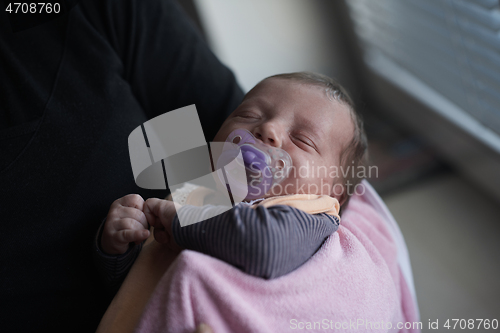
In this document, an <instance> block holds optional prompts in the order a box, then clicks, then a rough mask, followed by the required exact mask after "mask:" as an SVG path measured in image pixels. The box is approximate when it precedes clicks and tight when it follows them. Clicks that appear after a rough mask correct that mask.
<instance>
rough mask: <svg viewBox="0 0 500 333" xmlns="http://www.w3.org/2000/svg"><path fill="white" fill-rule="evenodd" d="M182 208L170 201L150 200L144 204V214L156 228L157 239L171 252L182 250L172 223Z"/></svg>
mask: <svg viewBox="0 0 500 333" xmlns="http://www.w3.org/2000/svg"><path fill="white" fill-rule="evenodd" d="M176 207H177V209H179V208H180V207H181V206H180V205H178V204H176V203H174V202H172V201H169V200H161V199H156V198H149V199H148V200H146V203H145V204H144V214H146V218H147V219H148V223H149V224H150V225H151V226H153V227H154V235H155V239H156V241H157V242H159V243H163V244H166V245H167V246H168V247H169V248H170V249H171V250H173V251H175V252H180V251H181V250H182V248H181V247H180V246H179V245H177V243H176V242H175V240H174V236H173V234H172V221H173V220H174V217H175V214H176V213H177V211H176Z"/></svg>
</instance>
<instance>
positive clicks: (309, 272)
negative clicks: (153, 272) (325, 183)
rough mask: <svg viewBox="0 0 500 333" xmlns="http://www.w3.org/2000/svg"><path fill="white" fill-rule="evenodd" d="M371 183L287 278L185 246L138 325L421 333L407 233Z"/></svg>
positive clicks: (156, 329)
mask: <svg viewBox="0 0 500 333" xmlns="http://www.w3.org/2000/svg"><path fill="white" fill-rule="evenodd" d="M365 185H366V186H365V188H366V192H365V193H364V194H363V195H361V196H354V197H353V198H352V199H351V202H350V204H349V209H348V210H346V212H345V213H344V214H343V216H342V222H341V226H340V228H339V229H338V231H337V232H335V233H334V234H332V235H331V236H330V237H329V238H328V239H327V240H326V241H325V243H324V244H323V246H322V247H321V248H320V249H319V250H318V252H316V254H315V255H314V256H313V257H312V258H311V259H310V260H309V261H307V262H306V263H305V264H304V265H302V266H301V267H300V268H298V269H297V270H295V271H293V272H292V273H290V274H287V275H285V276H282V277H280V278H277V279H274V280H264V279H261V278H257V277H253V276H250V275H247V274H245V273H242V272H241V271H239V270H238V269H236V268H234V267H232V266H230V265H228V264H226V263H225V262H222V261H220V260H218V259H215V258H212V257H210V256H207V255H204V254H201V253H198V252H194V251H189V250H185V251H183V252H182V253H181V254H180V255H179V257H178V258H177V259H176V260H175V262H174V263H173V264H172V266H171V267H170V268H169V269H168V271H167V272H166V273H165V275H164V276H163V278H162V279H161V281H160V282H159V284H158V286H157V288H156V290H155V292H154V294H153V296H152V297H151V299H150V301H149V303H148V305H147V306H146V309H145V311H144V313H143V315H142V318H141V320H140V322H139V325H138V327H137V330H136V332H193V331H194V329H195V327H196V326H197V325H198V324H200V323H202V322H203V323H207V324H209V325H210V326H211V327H212V328H213V330H214V332H215V333H222V332H288V331H295V330H300V329H302V330H307V331H318V332H321V331H324V330H336V331H342V332H388V331H394V332H419V331H420V328H419V326H418V323H417V321H418V320H419V318H418V317H419V315H418V308H417V305H416V299H415V297H414V296H413V295H414V291H413V281H412V280H411V269H410V268H409V261H408V257H407V253H406V247H405V245H404V240H402V236H401V234H400V232H399V229H398V228H397V225H395V222H394V221H393V220H391V219H392V216H390V213H388V211H387V208H386V207H385V205H384V204H383V203H382V201H381V200H380V198H379V196H378V195H377V194H376V193H375V191H374V190H373V189H372V188H371V186H370V185H369V184H368V183H367V182H365ZM389 220H391V221H389ZM401 241H402V242H403V243H402V245H401ZM398 243H399V244H398ZM398 257H399V259H398ZM405 265H406V266H407V267H403V266H405ZM402 268H403V269H402ZM408 269H410V271H409V273H408ZM409 274H410V276H408V275H409ZM414 322H415V323H414Z"/></svg>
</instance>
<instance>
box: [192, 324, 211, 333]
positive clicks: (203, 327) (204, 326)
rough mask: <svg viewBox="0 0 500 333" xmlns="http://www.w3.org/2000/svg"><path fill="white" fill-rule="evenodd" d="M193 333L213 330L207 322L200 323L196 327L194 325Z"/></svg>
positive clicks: (206, 332)
mask: <svg viewBox="0 0 500 333" xmlns="http://www.w3.org/2000/svg"><path fill="white" fill-rule="evenodd" d="M194 333H214V331H213V330H212V328H211V327H210V326H208V325H207V324H205V323H201V324H200V325H198V327H196V330H195V331H194Z"/></svg>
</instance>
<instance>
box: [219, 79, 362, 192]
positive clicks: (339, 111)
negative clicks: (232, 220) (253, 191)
mask: <svg viewBox="0 0 500 333" xmlns="http://www.w3.org/2000/svg"><path fill="white" fill-rule="evenodd" d="M350 112H351V111H350V110H349V108H348V107H347V106H345V105H344V104H341V103H339V102H338V101H336V100H333V99H329V98H328V96H327V94H326V92H325V89H324V88H322V87H318V86H313V85H310V84H304V83H301V82H297V81H293V80H286V79H279V78H271V79H267V80H265V81H263V82H262V83H260V84H259V85H257V86H256V87H255V88H254V89H253V90H252V91H251V92H250V93H249V94H248V95H247V96H246V98H245V100H244V101H243V102H242V103H241V104H240V106H238V108H237V109H236V110H235V111H234V112H233V113H232V114H231V115H230V116H229V117H228V118H227V119H226V121H225V122H224V124H223V125H222V127H221V128H220V130H219V132H218V133H217V135H216V136H215V139H214V141H219V142H223V141H225V140H226V138H227V137H228V136H229V134H230V133H231V132H232V131H234V130H236V129H238V128H243V129H246V130H248V131H250V132H251V133H252V134H253V135H254V136H255V137H256V138H257V139H259V140H261V141H262V142H264V143H265V144H268V145H270V146H274V147H280V148H282V149H284V150H285V151H286V152H287V153H288V154H289V155H290V157H291V158H292V163H293V168H292V170H291V171H290V176H289V177H288V178H287V179H285V180H284V181H283V182H281V183H280V184H278V185H277V186H275V187H273V188H272V190H271V191H270V192H269V193H268V194H266V196H265V197H269V196H275V195H286V194H302V193H308V194H326V195H331V196H333V197H336V198H337V199H338V200H339V201H341V197H342V193H341V188H340V189H339V187H340V185H338V186H336V187H335V188H334V187H333V186H334V185H335V184H336V183H337V180H338V179H337V178H336V177H335V176H336V175H339V176H341V171H340V170H341V169H340V154H341V152H342V151H343V149H344V148H345V147H346V146H347V145H348V143H349V142H350V140H351V139H352V137H353V135H354V124H353V121H352V118H351V114H350ZM334 168H337V170H336V173H335V170H334Z"/></svg>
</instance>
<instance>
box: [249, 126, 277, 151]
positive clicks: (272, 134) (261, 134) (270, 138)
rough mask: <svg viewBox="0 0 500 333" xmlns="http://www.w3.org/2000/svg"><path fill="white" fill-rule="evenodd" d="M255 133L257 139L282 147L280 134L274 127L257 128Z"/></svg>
mask: <svg viewBox="0 0 500 333" xmlns="http://www.w3.org/2000/svg"><path fill="white" fill-rule="evenodd" d="M254 135H255V137H256V138H257V139H259V140H261V141H262V142H264V143H266V144H268V145H270V146H273V147H278V148H281V139H280V136H279V134H278V132H277V131H276V130H275V129H274V128H265V129H257V130H256V131H255V132H254Z"/></svg>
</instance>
